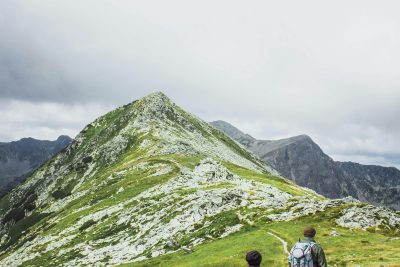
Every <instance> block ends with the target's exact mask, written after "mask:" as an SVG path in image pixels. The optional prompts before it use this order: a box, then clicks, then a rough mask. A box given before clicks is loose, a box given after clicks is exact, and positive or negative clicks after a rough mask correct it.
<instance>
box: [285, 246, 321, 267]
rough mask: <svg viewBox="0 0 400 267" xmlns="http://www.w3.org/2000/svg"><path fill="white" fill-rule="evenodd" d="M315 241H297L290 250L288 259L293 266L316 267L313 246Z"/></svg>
mask: <svg viewBox="0 0 400 267" xmlns="http://www.w3.org/2000/svg"><path fill="white" fill-rule="evenodd" d="M315 244H316V243H314V242H309V243H303V242H297V243H296V244H295V245H294V246H293V248H292V249H291V250H290V253H289V257H288V261H289V263H290V266H291V267H314V263H313V257H312V252H311V248H312V247H313V246H314V245H315Z"/></svg>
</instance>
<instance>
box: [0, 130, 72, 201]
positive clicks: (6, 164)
mask: <svg viewBox="0 0 400 267" xmlns="http://www.w3.org/2000/svg"><path fill="white" fill-rule="evenodd" d="M71 142H72V139H71V138H70V137H68V136H65V135H62V136H60V137H58V138H57V140H54V141H47V140H36V139H33V138H23V139H21V140H19V141H14V142H10V143H4V142H3V143H0V197H2V196H3V195H4V194H6V193H7V192H8V191H10V190H11V189H12V188H14V187H15V186H16V185H18V184H19V183H21V182H23V181H24V180H25V179H26V177H28V176H30V175H31V174H32V173H33V172H34V171H35V170H36V169H37V168H39V167H40V166H41V165H42V164H44V163H45V162H46V161H48V160H49V159H50V158H51V157H53V156H54V155H56V154H57V153H58V152H60V151H61V150H62V149H64V148H65V147H66V146H68V145H69V144H70V143H71Z"/></svg>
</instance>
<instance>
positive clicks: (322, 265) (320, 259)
mask: <svg viewBox="0 0 400 267" xmlns="http://www.w3.org/2000/svg"><path fill="white" fill-rule="evenodd" d="M316 234H317V231H316V230H315V228H314V227H312V226H306V227H305V228H304V231H303V235H304V238H303V239H302V240H299V242H298V243H309V244H312V246H311V255H312V261H313V266H316V267H327V263H326V258H325V253H324V250H323V249H322V247H321V245H320V244H318V243H317V242H316V241H315V239H314V237H315V235H316ZM289 267H293V266H291V265H290V262H289Z"/></svg>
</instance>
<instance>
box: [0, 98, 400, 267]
mask: <svg viewBox="0 0 400 267" xmlns="http://www.w3.org/2000/svg"><path fill="white" fill-rule="evenodd" d="M272 172H273V170H272V168H270V167H269V166H267V165H266V164H265V163H263V162H261V161H260V160H259V159H258V158H257V157H256V156H254V155H253V154H252V153H251V152H249V151H248V150H246V149H244V148H243V147H242V146H240V145H239V144H238V143H237V142H235V141H234V140H232V139H231V138H230V137H228V136H227V135H225V134H224V133H222V132H221V131H219V130H217V129H215V128H214V127H212V126H211V125H209V124H208V123H206V122H204V121H203V120H201V119H199V118H198V117H196V116H194V115H192V114H190V113H188V112H186V111H185V110H183V109H182V108H180V107H179V106H178V105H176V104H175V103H173V102H172V101H171V100H170V99H169V98H168V97H167V96H165V95H164V94H162V93H154V94H150V95H148V96H146V97H144V98H141V99H139V100H137V101H134V102H132V103H130V104H127V105H124V106H122V107H120V108H117V109H115V110H113V111H111V112H109V113H107V114H105V115H103V116H101V117H99V118H97V119H96V120H95V121H93V122H92V123H90V124H88V125H87V126H86V127H85V128H84V129H83V130H82V131H81V132H80V133H79V134H78V136H77V137H76V138H75V139H74V141H73V142H72V144H71V145H70V146H68V147H67V148H66V149H65V150H63V151H61V152H60V153H58V154H57V155H56V156H54V157H53V158H52V159H51V160H50V161H48V162H47V163H46V164H45V165H43V166H42V167H41V168H39V169H38V170H37V171H36V172H35V173H33V174H32V175H31V176H30V177H29V178H27V179H26V180H25V182H23V183H21V184H20V185H18V186H17V187H16V188H15V189H14V190H12V191H11V192H9V193H8V194H6V195H5V196H4V197H3V198H1V199H0V266H130V267H139V266H140V267H144V266H181V267H190V266H192V267H193V266H199V267H202V266H204V267H205V266H208V267H211V266H243V261H244V260H243V255H244V253H245V252H246V251H249V250H251V249H257V250H260V251H261V253H263V255H266V257H265V258H264V260H263V262H264V263H265V264H266V265H268V266H285V265H287V254H286V253H285V249H287V248H286V244H288V246H291V245H292V244H294V242H296V240H297V238H298V236H299V235H298V233H299V231H301V229H302V227H303V226H304V225H305V224H313V225H315V226H318V232H319V238H320V239H319V241H320V242H321V243H322V244H327V243H328V242H334V244H347V245H346V246H327V255H329V258H328V259H329V261H330V264H332V265H337V266H342V265H346V264H347V265H350V264H351V265H354V264H356V265H360V266H365V265H368V266H379V265H377V263H380V262H382V260H381V259H384V263H385V265H393V264H396V263H397V262H398V258H399V257H400V239H398V238H396V237H397V236H400V213H396V212H394V211H392V210H388V209H385V208H377V207H373V206H371V205H366V204H365V203H360V202H359V201H357V200H355V199H354V198H346V199H340V200H330V199H327V198H325V197H323V196H321V195H319V194H317V193H315V192H314V191H312V190H309V189H307V188H303V187H300V186H298V185H296V184H295V183H293V182H292V181H290V180H288V179H285V178H282V177H278V176H275V175H273V174H272ZM336 229H337V230H336ZM333 231H334V232H333ZM332 232H333V234H331V233H332ZM337 232H339V233H337ZM369 240H370V241H371V242H369ZM365 243H368V244H367V245H365ZM360 244H361V245H362V247H361V248H360V249H358V250H357V249H355V248H357V247H360ZM331 248H334V249H331ZM376 251H379V253H375V252H376ZM343 255H345V256H343ZM346 255H351V257H347V256H346ZM365 255H370V256H368V257H366V256H365Z"/></svg>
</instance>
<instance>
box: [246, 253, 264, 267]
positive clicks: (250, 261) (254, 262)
mask: <svg viewBox="0 0 400 267" xmlns="http://www.w3.org/2000/svg"><path fill="white" fill-rule="evenodd" d="M261 260H262V257H261V254H260V252H258V251H255V250H252V251H250V252H248V253H247V255H246V261H247V266H248V267H260V264H261Z"/></svg>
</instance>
